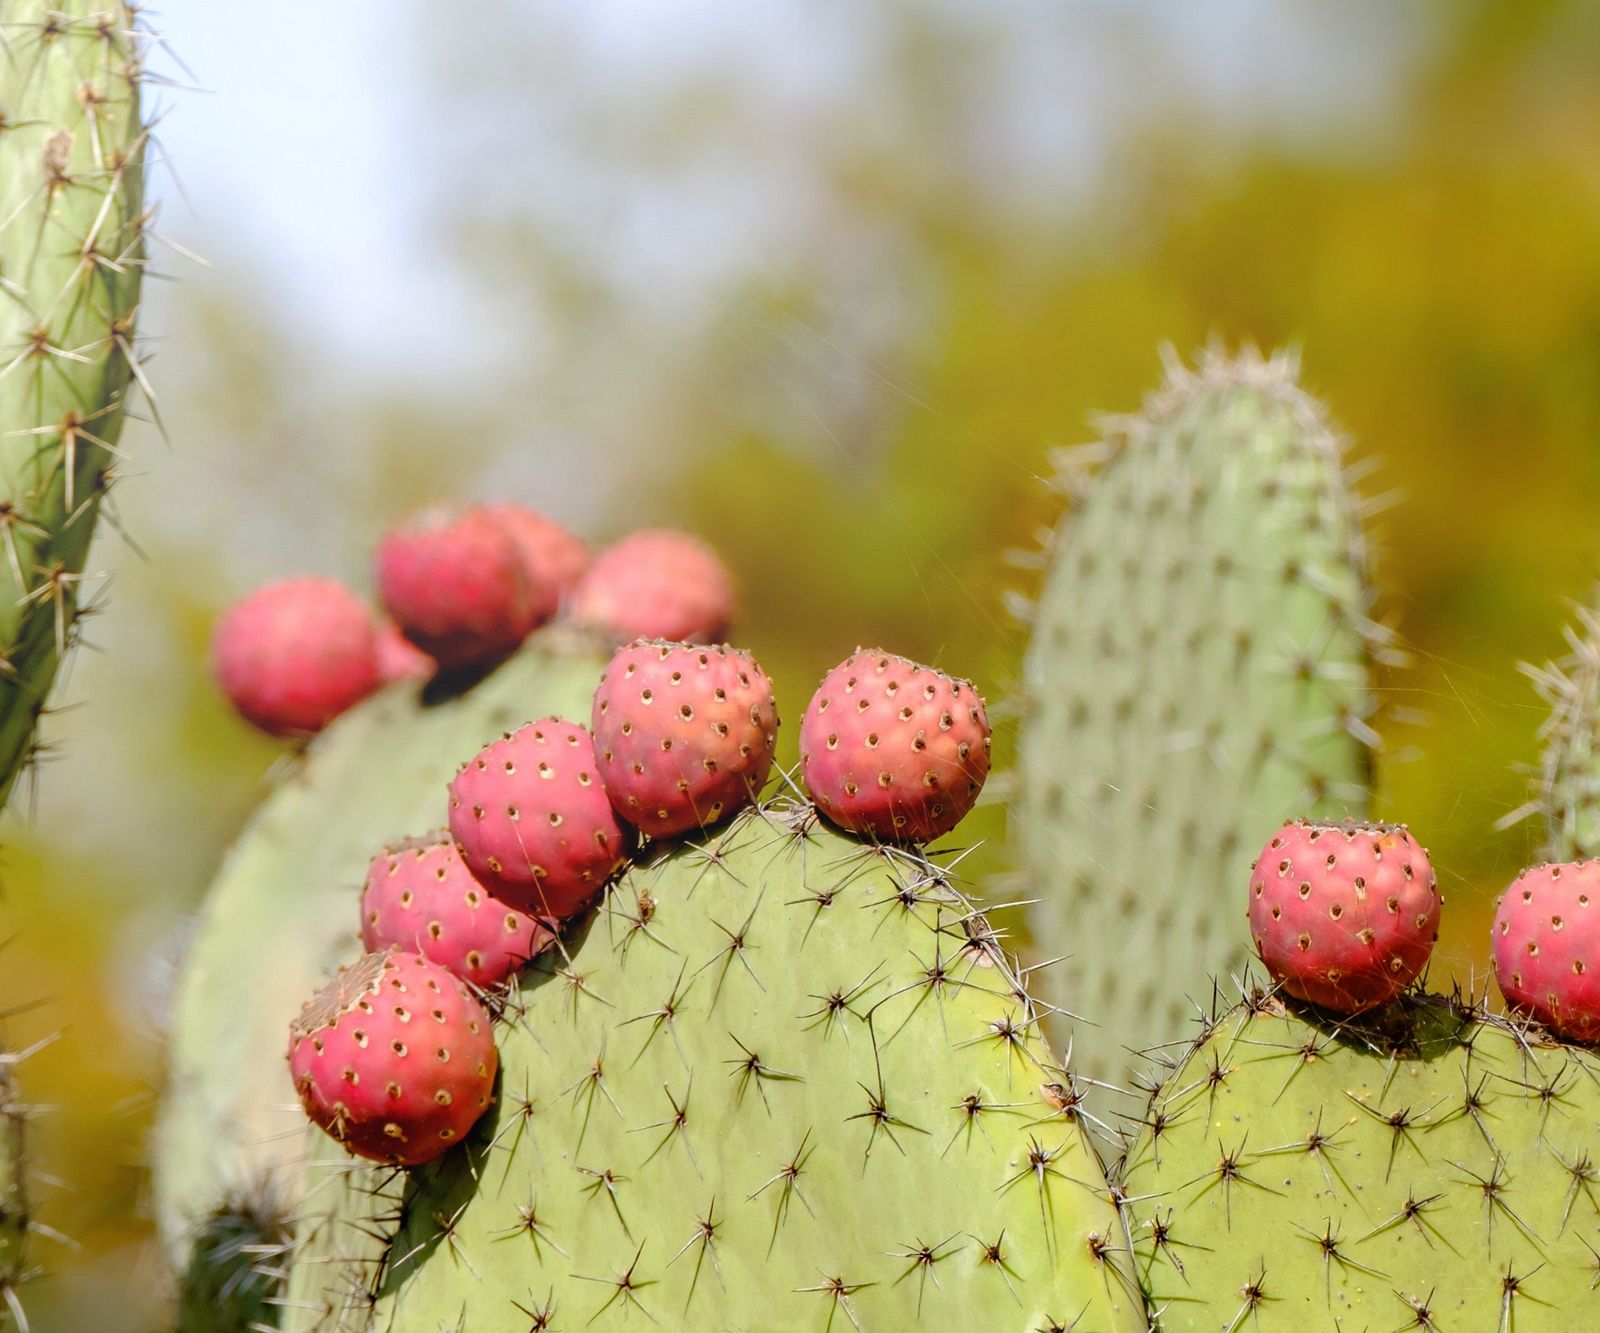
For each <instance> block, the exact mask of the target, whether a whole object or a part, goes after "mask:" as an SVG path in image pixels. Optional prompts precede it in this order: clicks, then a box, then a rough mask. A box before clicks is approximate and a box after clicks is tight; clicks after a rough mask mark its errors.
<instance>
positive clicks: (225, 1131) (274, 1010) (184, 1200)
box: [155, 631, 604, 1273]
mask: <svg viewBox="0 0 1600 1333" xmlns="http://www.w3.org/2000/svg"><path fill="white" fill-rule="evenodd" d="M603 665H604V656H603V655H601V654H599V653H597V652H594V651H592V650H591V649H590V647H589V645H588V644H587V642H586V641H583V642H579V641H575V640H574V639H572V638H571V637H569V636H564V635H563V634H562V633H560V632H554V631H546V632H544V633H542V634H540V635H538V636H536V637H535V639H534V640H533V641H532V642H531V643H530V644H529V646H528V647H527V648H526V649H524V651H523V652H522V653H521V654H519V655H518V656H517V657H515V658H513V659H512V660H511V661H509V662H507V663H506V664H505V665H504V666H502V667H501V668H500V669H499V670H498V671H496V672H495V673H494V674H493V675H491V676H490V677H489V678H488V679H487V680H485V681H483V682H482V683H480V684H479V685H478V686H477V687H476V688H474V689H473V690H471V691H470V692H469V693H466V694H462V695H459V696H456V697H452V698H433V697H431V696H428V695H424V694H419V691H418V688H417V687H416V686H415V685H414V684H413V685H400V686H395V687H393V688H391V689H388V690H385V691H384V692H383V693H381V694H379V695H378V696H376V697H375V698H373V699H371V700H369V701H368V702H366V703H364V704H361V705H359V706H358V707H357V708H355V709H353V710H352V711H351V712H350V713H348V714H346V715H345V716H343V717H341V718H340V719H339V720H338V721H337V722H335V723H334V724H333V725H332V726H330V727H329V728H328V729H327V731H325V732H324V733H323V734H322V736H321V737H319V738H318V740H317V741H316V742H315V743H314V744H313V745H312V746H311V749H310V751H309V753H308V754H307V755H306V756H305V757H304V759H303V760H302V761H299V762H298V763H297V764H296V765H295V766H294V767H293V768H292V769H291V770H290V771H289V773H288V775H287V776H286V777H285V778H284V779H283V780H282V781H281V782H279V784H278V785H277V787H276V788H275V789H274V791H273V792H272V793H271V795H270V796H269V797H268V798H267V800H266V801H265V802H264V803H263V805H262V807H261V809H260V810H259V811H258V813H257V814H256V816H255V818H254V819H253V820H252V821H251V824H250V826H249V828H248V829H247V830H246V832H245V833H244V835H243V836H242V837H241V838H240V839H239V841H238V843H237V844H236V845H235V846H234V848H233V850H232V852H231V853H230V854H229V856H228V859H227V862H226V864H225V865H224V866H223V868H222V870H221V872H220V874H219V875H218V877H217V879H216V881H215V883H214V884H213V885H212V887H211V889H210V891H209V893H208V895H207V898H206V902H205V906H204V908H203V909H202V916H201V920H200V923H199V926H198V930H197V933H196V936H195V939H194V943H193V945H192V947H191V950H190V953H189V956H188V958H187V960H186V962H185V964H184V968H183V972H182V974H181V976H180V978H179V983H178V990H177V994H176V996H175V999H174V1004H173V1012H172V1029H171V1075H170V1086H169V1091H168V1095H167V1098H166V1101H165V1103H164V1105H163V1109H162V1115H161V1119H160V1122H159V1124H158V1126H157V1132H156V1172H155V1186H156V1214H157V1220H158V1222H159V1224H160V1227H161V1231H162V1237H163V1241H164V1243H165V1245H166V1247H167V1251H168V1255H169V1257H170V1259H171V1260H172V1263H173V1265H174V1267H175V1268H176V1269H177V1271H179V1272H180V1273H181V1272H183V1271H184V1270H185V1268H186V1267H187V1266H188V1264H189V1262H190V1249H191V1243H192V1242H193V1241H194V1239H195V1238H196V1236H197V1235H198V1236H204V1235H210V1234H215V1233H217V1232H218V1231H219V1230H220V1231H227V1230H229V1229H230V1228H232V1227H236V1226H237V1225H240V1223H239V1219H240V1218H241V1217H244V1216H248V1215H250V1214H252V1213H254V1212H260V1211H261V1201H263V1200H268V1199H276V1200H278V1201H279V1205H280V1209H281V1210H282V1211H292V1210H293V1209H294V1208H295V1207H296V1206H297V1205H298V1202H299V1197H300V1193H301V1190H302V1188H303V1180H302V1172H303V1154H302V1149H301V1145H300V1132H301V1130H302V1129H303V1127H304V1123H305V1118H304V1115H303V1113H302V1112H301V1110H300V1108H299V1106H298V1104H297V1103H296V1100H295V1094H294V1089H293V1087H292V1086H291V1085H290V1082H289V1075H288V1071H287V1066H286V1065H285V1063H284V1051H285V1048H286V1044H287V1041H288V1030H289V1022H290V1020H291V1019H292V1018H293V1017H294V1016H295V1014H296V1012H297V1011H298V1008H299V1005H300V1002H301V1001H302V1000H303V999H305V998H306V996H307V995H309V994H310V993H311V992H312V991H313V990H315V989H316V987H317V986H318V985H319V984H320V983H321V981H322V980H323V979H324V977H325V976H326V975H327V974H329V973H331V972H332V971H333V970H334V969H335V968H336V967H337V966H338V965H339V964H340V963H341V962H345V961H348V960H349V959H350V958H352V957H354V956H355V955H356V954H358V953H359V952H360V942H359V934H358V927H359V895H360V886H361V882H362V878H363V876H364V875H365V873H366V869H367V862H368V860H369V859H370V858H371V857H372V856H373V855H374V854H375V853H376V852H377V851H378V850H379V849H380V848H381V847H383V846H384V845H385V844H386V843H390V842H393V841H395V840H396V839H398V838H400V837H403V836H406V835H409V834H415V833H423V832H427V831H428V830H429V829H431V828H436V827H438V826H439V825H440V824H441V823H442V822H443V818H444V813H445V798H444V791H445V784H446V783H447V782H448V781H449V779H450V778H451V776H452V775H453V774H454V772H455V768H456V764H457V762H458V761H459V760H460V759H461V757H463V756H465V755H469V754H471V753H472V752H473V751H475V750H476V749H477V748H478V747H479V746H480V745H482V744H484V743H485V742H486V741H488V740H491V739H492V738H493V737H494V736H496V735H497V734H499V733H500V732H501V731H503V730H505V729H506V728H508V727H511V726H515V725H517V724H518V723H520V722H522V721H523V720H524V717H525V712H526V710H527V709H529V708H533V709H535V710H537V711H544V712H553V711H558V710H559V711H564V712H567V713H569V714H577V715H581V714H582V713H585V712H587V710H588V707H589V699H590V696H591V694H592V693H593V689H594V682H595V681H596V680H597V679H598V678H599V674H600V670H601V667H602V666H603ZM240 1201H244V1205H243V1207H242V1208H241V1203H240ZM280 1215H281V1213H280ZM230 1219H231V1220H230ZM263 1243H266V1241H265V1239H264V1241H263Z"/></svg>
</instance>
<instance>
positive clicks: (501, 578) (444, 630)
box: [377, 507, 556, 670]
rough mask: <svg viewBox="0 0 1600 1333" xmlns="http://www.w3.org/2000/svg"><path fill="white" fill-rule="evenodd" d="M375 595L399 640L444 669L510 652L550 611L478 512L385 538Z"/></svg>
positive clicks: (547, 595)
mask: <svg viewBox="0 0 1600 1333" xmlns="http://www.w3.org/2000/svg"><path fill="white" fill-rule="evenodd" d="M377 577H378V595H379V596H380V597H381V598H382V599H383V604H384V606H385V608H386V609H387V610H388V612H389V614H390V615H391V616H393V617H394V621H395V623H396V624H397V625H399V627H400V629H401V632H402V633H404V634H405V636H406V638H408V639H410V640H411V642H412V643H414V644H415V645H416V646H417V647H418V648H420V649H422V651H423V652H425V653H427V654H428V655H429V656H430V657H432V658H434V659H435V660H436V661H437V662H438V663H439V665H440V666H442V667H444V668H446V669H447V670H449V669H455V668H460V667H469V666H478V665H481V664H484V663H488V662H494V661H497V660H499V659H500V658H502V657H505V656H507V655H508V654H510V653H511V652H513V651H515V649H516V648H517V646H518V645H519V644H520V643H521V642H522V641H523V640H524V639H525V638H527V637H528V635H529V633H531V632H532V630H533V629H534V627H535V626H536V625H538V623H539V621H540V619H541V617H545V616H548V615H549V614H550V613H551V611H553V610H554V608H555V601H556V594H555V590H554V589H553V588H551V587H549V586H548V585H536V584H535V583H534V582H533V581H532V580H531V579H530V578H529V577H528V572H527V570H526V568H525V566H524V563H523V559H522V555H521V552H520V551H519V550H518V548H517V544H516V543H515V542H514V541H513V540H512V539H511V537H510V535H509V534H508V533H507V532H506V530H505V528H504V527H503V526H502V525H501V523H500V522H499V521H498V520H496V519H495V518H494V517H493V516H492V515H491V514H490V513H489V512H488V511H486V510H485V509H484V508H482V507H478V508H470V509H463V510H452V509H431V510H428V511H426V512H425V513H422V514H418V515H416V516H415V517H413V518H412V519H411V520H409V521H408V522H407V523H405V524H403V525H401V526H400V527H398V528H395V529H392V530H391V531H390V532H388V533H386V534H385V535H384V538H383V540H382V542H380V543H379V545H378V557H377Z"/></svg>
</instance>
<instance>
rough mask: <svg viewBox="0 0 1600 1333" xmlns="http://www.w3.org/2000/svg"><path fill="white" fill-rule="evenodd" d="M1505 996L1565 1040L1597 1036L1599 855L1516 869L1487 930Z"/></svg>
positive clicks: (1596, 1038) (1599, 1030)
mask: <svg viewBox="0 0 1600 1333" xmlns="http://www.w3.org/2000/svg"><path fill="white" fill-rule="evenodd" d="M1491 943H1492V945H1493V950H1494V974H1495V979H1496V980H1497V981H1498V982H1499V983H1500V991H1501V993H1502V994H1503V995H1504V996H1505V997H1506V1003H1507V1004H1509V1005H1511V1007H1512V1008H1514V1009H1520V1010H1523V1011H1525V1012H1527V1013H1529V1014H1531V1015H1532V1016H1533V1017H1534V1018H1536V1019H1537V1020H1538V1021H1539V1022H1541V1023H1543V1024H1544V1025H1545V1027H1547V1028H1549V1029H1550V1031H1552V1032H1553V1033H1555V1034H1556V1035H1557V1036H1558V1037H1564V1038H1565V1039H1566V1040H1568V1041H1582V1042H1596V1041H1600V861H1568V862H1566V863H1564V864H1561V865H1542V866H1535V867H1534V868H1533V869H1531V870H1524V871H1523V872H1522V873H1521V874H1520V875H1518V876H1517V878H1516V880H1515V882H1514V883H1513V884H1512V885H1511V887H1510V888H1509V889H1507V890H1506V892H1505V896H1504V897H1502V898H1501V899H1500V906H1499V908H1498V909H1497V910H1496V911H1495V914H1494V927H1493V929H1492V931H1491Z"/></svg>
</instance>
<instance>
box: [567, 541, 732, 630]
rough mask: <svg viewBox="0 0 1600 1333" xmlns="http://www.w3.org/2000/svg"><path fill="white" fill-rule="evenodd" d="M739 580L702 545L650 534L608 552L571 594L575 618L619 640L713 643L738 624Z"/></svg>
mask: <svg viewBox="0 0 1600 1333" xmlns="http://www.w3.org/2000/svg"><path fill="white" fill-rule="evenodd" d="M733 602H734V593H733V578H732V576H731V575H730V574H729V573H728V570H727V567H726V566H725V565H724V564H723V563H722V561H721V560H719V559H718V558H717V555H716V553H715V552H714V551H712V550H711V548H710V547H708V546H707V545H706V544H705V543H704V542H702V541H700V540H699V539H697V538H695V537H691V536H689V535H688V534H687V533H683V532H672V531H669V530H666V529H647V530H646V531H643V532H635V533H632V534H630V535H629V536H627V537H624V538H623V539H622V540H621V541H619V542H617V543H616V544H615V545H614V546H610V547H607V548H606V549H605V550H604V551H602V552H601V553H600V555H599V556H598V558H596V560H595V562H594V564H592V565H590V566H589V569H588V572H587V573H585V574H584V576H583V577H582V578H581V579H579V580H578V584H577V586H576V587H575V588H573V590H572V596H571V599H570V602H569V611H570V613H571V615H572V618H573V619H574V620H576V621H578V622H579V623H580V624H583V625H586V626H588V627H590V628H592V629H595V630H597V631H599V632H601V633H605V634H609V635H611V636H612V637H613V638H616V639H623V640H626V639H638V638H651V639H675V640H683V641H685V642H689V643H715V642H717V641H718V640H720V639H722V638H723V637H724V636H725V635H726V634H727V632H728V628H729V626H730V625H731V624H732V622H733V611H734V606H733Z"/></svg>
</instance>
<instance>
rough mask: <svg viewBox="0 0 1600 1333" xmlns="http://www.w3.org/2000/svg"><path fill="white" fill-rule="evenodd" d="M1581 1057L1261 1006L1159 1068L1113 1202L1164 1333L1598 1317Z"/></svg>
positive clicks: (1460, 1030) (1585, 1066) (1454, 1016)
mask: <svg viewBox="0 0 1600 1333" xmlns="http://www.w3.org/2000/svg"><path fill="white" fill-rule="evenodd" d="M1597 1122H1600V1060H1597V1058H1596V1057H1595V1055H1594V1053H1593V1052H1591V1051H1587V1050H1582V1049H1579V1048H1577V1047H1572V1046H1562V1045H1555V1044H1552V1043H1550V1042H1548V1041H1547V1040H1546V1039H1545V1038H1544V1037H1543V1036H1542V1035H1541V1034H1539V1033H1538V1032H1537V1031H1530V1030H1527V1029H1522V1028H1518V1027H1514V1026H1512V1025H1510V1024H1508V1023H1506V1022H1505V1021H1504V1020H1501V1019H1497V1018H1493V1017H1490V1016H1489V1015H1488V1014H1487V1013H1485V1012H1484V1011H1483V1010H1482V1009H1480V1008H1478V1007H1476V1006H1472V1005H1467V1004H1464V1003H1462V1002H1460V1001H1459V1000H1455V999H1445V998H1442V997H1439V996H1422V997H1407V998H1403V999H1402V1000H1400V1001H1398V1002H1396V1004H1394V1005H1391V1006H1389V1007H1388V1008H1386V1009H1384V1010H1380V1011H1378V1012H1377V1013H1376V1014H1375V1015H1373V1016H1372V1018H1371V1020H1370V1021H1362V1022H1356V1021H1350V1022H1347V1023H1345V1024H1342V1025H1337V1026H1335V1025H1331V1024H1329V1023H1327V1022H1325V1021H1323V1020H1320V1019H1316V1018H1313V1017H1310V1016H1308V1015H1307V1014H1305V1013H1302V1012H1300V1011H1298V1010H1296V1009H1292V1008H1288V1007H1285V1006H1284V1005H1282V1004H1280V1003H1278V1002H1277V1001H1275V1000H1273V999H1270V998H1267V997H1265V996H1263V995H1262V994H1260V993H1259V992H1256V993H1252V994H1250V995H1249V997H1248V998H1247V1000H1246V1001H1245V1002H1244V1003H1243V1004H1242V1005H1240V1006H1238V1007H1236V1008H1234V1009H1232V1010H1229V1011H1228V1012H1226V1013H1221V1014H1216V1015H1214V1016H1213V1017H1211V1018H1209V1019H1208V1020H1206V1021H1205V1022H1204V1023H1203V1026H1202V1030H1201V1033H1200V1035H1199V1037H1198V1039H1197V1040H1195V1041H1194V1042H1192V1043H1188V1044H1186V1045H1185V1046H1184V1047H1183V1048H1182V1049H1180V1050H1177V1051H1176V1052H1175V1053H1174V1054H1173V1056H1172V1058H1171V1061H1170V1063H1169V1064H1168V1065H1167V1067H1165V1068H1164V1069H1162V1070H1161V1071H1160V1082H1159V1085H1158V1086H1157V1087H1156V1090H1155V1092H1154V1094H1153V1096H1152V1097H1151V1099H1150V1104H1149V1108H1148V1110H1147V1112H1146V1114H1145V1118H1144V1122H1143V1124H1142V1125H1141V1126H1140V1128H1139V1131H1138V1134H1137V1137H1136V1138H1135V1140H1134V1142H1133V1144H1132V1146H1131V1148H1130V1150H1129V1152H1128V1155H1127V1159H1126V1162H1125V1163H1124V1166H1123V1172H1122V1186H1123V1189H1124V1191H1125V1195H1126V1197H1127V1199H1128V1201H1129V1202H1128V1210H1129V1214H1130V1230H1131V1232H1132V1234H1133V1244H1134V1252H1135V1258H1136V1262H1137V1266H1138V1271H1139V1275H1140V1280H1141V1281H1142V1282H1143V1283H1144V1284H1145V1286H1146V1289H1147V1291H1148V1293H1149V1296H1150V1301H1151V1306H1152V1309H1153V1310H1154V1311H1155V1313H1156V1317H1157V1319H1158V1320H1159V1323H1160V1327H1161V1329H1162V1331H1163V1333H1188V1331H1189V1330H1194V1331H1195V1333H1199V1330H1207V1333H1215V1330H1218V1329H1251V1330H1257V1329H1259V1330H1260V1333H1280V1331H1282V1333H1290V1331H1292V1333H1304V1330H1307V1329H1322V1328H1327V1329H1343V1330H1349V1331H1350V1333H1354V1331H1355V1330H1359V1329H1370V1330H1378V1329H1382V1330H1390V1329H1394V1330H1399V1329H1422V1330H1428V1329H1438V1330H1449V1329H1486V1330H1492V1329H1501V1330H1512V1329H1515V1330H1516V1333H1566V1330H1570V1329H1575V1328H1582V1327H1588V1326H1589V1325H1590V1324H1591V1323H1592V1322H1593V1320H1594V1318H1595V1315H1596V1312H1597V1311H1600V1288H1597V1284H1600V1167H1597V1166H1596V1163H1595V1160H1594V1159H1595V1154H1596V1143H1595V1125H1596V1123H1597Z"/></svg>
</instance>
